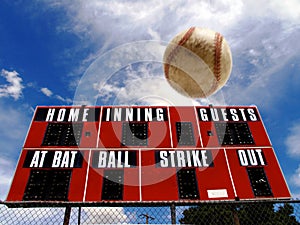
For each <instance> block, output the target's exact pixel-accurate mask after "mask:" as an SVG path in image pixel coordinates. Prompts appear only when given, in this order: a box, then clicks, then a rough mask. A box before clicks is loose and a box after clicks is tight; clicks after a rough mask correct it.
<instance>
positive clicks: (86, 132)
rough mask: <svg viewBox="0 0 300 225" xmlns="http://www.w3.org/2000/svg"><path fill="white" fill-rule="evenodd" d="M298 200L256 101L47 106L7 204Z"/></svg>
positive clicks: (40, 112) (42, 109)
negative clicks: (244, 103)
mask: <svg viewBox="0 0 300 225" xmlns="http://www.w3.org/2000/svg"><path fill="white" fill-rule="evenodd" d="M290 197H291V195H290V192H289V189H288V187H287V184H286V181H285V179H284V176H283V174H282V171H281V169H280V165H279V164H278V161H277V158H276V155H275V153H274V150H273V148H272V145H271V142H270V140H269V137H268V135H267V132H266V130H265V127H264V125H263V122H262V119H261V117H260V115H259V112H258V110H257V108H256V107H255V106H195V107H193V106H190V107H168V106H162V107H159V106H141V107H139V106H82V107H76V106H72V107H71V106H47V107H46V106H39V107H37V108H36V110H35V114H34V117H33V119H32V122H31V126H30V128H29V130H28V134H27V137H26V140H25V142H24V146H23V149H22V152H21V155H20V158H19V162H18V165H17V168H16V172H15V176H14V179H13V181H12V184H11V188H10V191H9V193H8V196H7V201H8V202H13V201H71V202H102V201H113V202H131V201H133V202H149V201H151V202H152V201H154V202H156V201H157V202H159V201H161V202H162V201H178V202H181V201H199V200H206V201H207V200H238V199H241V200H246V199H270V198H271V199H274V198H275V199H287V198H290Z"/></svg>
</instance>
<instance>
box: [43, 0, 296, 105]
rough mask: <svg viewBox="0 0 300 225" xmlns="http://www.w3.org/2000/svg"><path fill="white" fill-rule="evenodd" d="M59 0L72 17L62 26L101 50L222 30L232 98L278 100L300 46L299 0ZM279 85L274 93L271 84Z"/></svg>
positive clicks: (235, 100)
mask: <svg viewBox="0 0 300 225" xmlns="http://www.w3.org/2000/svg"><path fill="white" fill-rule="evenodd" d="M51 2H52V5H51ZM55 2H57V1H50V2H49V4H50V5H51V7H64V8H65V10H66V12H67V15H68V17H69V21H70V23H69V24H65V25H62V27H61V29H63V28H64V29H67V30H71V31H73V32H74V33H76V34H77V35H79V36H80V37H81V38H82V40H87V42H89V44H91V45H92V46H93V48H94V49H97V50H96V51H95V52H97V53H99V54H101V53H103V52H105V51H107V50H108V49H111V48H113V47H115V46H118V45H120V44H122V43H127V42H132V41H135V40H145V39H148V40H149V39H155V40H164V41H169V40H170V39H171V38H172V37H173V36H174V35H175V34H177V33H178V32H179V31H182V30H184V29H186V28H188V27H190V26H200V27H209V28H211V29H213V30H216V31H219V32H221V33H222V34H223V35H224V36H225V38H226V39H227V41H228V42H229V44H230V46H231V49H232V54H233V58H234V62H233V71H232V75H231V78H230V80H229V83H228V85H227V86H229V87H230V88H227V89H226V88H224V90H225V92H224V93H225V94H226V99H228V103H229V104H253V103H254V102H255V103H256V104H258V105H260V104H262V103H264V102H268V103H269V105H271V104H272V102H274V101H277V100H278V97H280V95H279V93H280V90H282V89H284V88H286V86H287V83H286V82H282V81H283V80H284V78H285V74H284V73H277V72H278V71H279V70H280V69H282V68H284V67H287V65H288V63H289V61H290V60H291V59H293V57H295V56H297V55H298V52H299V51H300V46H299V45H295V44H294V43H297V42H298V39H299V38H300V32H299V19H300V14H299V11H300V3H299V1H297V0H291V1H288V2H287V1H281V0H262V1H260V2H257V1H252V0H221V1H215V0H213V1H204V0H203V1H198V0H190V1H176V2H174V1H159V0H154V1H118V0H113V1H109V2H105V1H97V0H90V1H84V0H81V1H78V2H77V3H76V4H70V1H66V2H64V3H60V4H53V3H55ZM63 26H64V27H63ZM91 55H92V56H93V57H92V58H90V56H91ZM91 55H89V56H88V59H87V60H83V62H82V65H80V66H79V68H80V70H78V71H84V69H83V68H84V67H86V66H87V62H91V59H95V58H96V57H95V55H94V54H93V53H92V54H91ZM74 71H76V70H74ZM81 74H82V72H81V73H80V75H81ZM161 75H162V73H161ZM161 77H162V76H161ZM74 79H75V78H74ZM71 82H73V81H71ZM274 85H276V87H277V88H279V91H278V92H276V93H272V94H271V93H270V91H269V89H270V88H271V87H272V86H274ZM116 91H119V90H117V89H116ZM115 94H118V93H115ZM126 94H128V95H130V93H126Z"/></svg>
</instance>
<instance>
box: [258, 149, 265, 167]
mask: <svg viewBox="0 0 300 225" xmlns="http://www.w3.org/2000/svg"><path fill="white" fill-rule="evenodd" d="M256 152H257V154H258V157H259V160H260V165H262V166H264V165H266V164H265V161H264V157H263V156H262V153H261V149H256Z"/></svg>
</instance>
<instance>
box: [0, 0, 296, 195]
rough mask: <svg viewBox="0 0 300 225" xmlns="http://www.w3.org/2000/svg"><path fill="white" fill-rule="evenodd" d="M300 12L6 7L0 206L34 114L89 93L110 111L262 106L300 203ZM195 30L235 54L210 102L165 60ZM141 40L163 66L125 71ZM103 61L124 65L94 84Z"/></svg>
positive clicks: (240, 0)
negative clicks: (174, 85) (191, 91)
mask: <svg viewBox="0 0 300 225" xmlns="http://www.w3.org/2000/svg"><path fill="white" fill-rule="evenodd" d="M299 12H300V2H299V1H298V0H289V1H281V0H270V1H268V0H262V1H252V0H221V1H214V0H210V1H197V0H190V1H176V3H175V2H174V1H159V0H154V1H147V2H145V1H131V0H127V1H121V0H120V1H117V0H113V1H97V0H89V1H84V0H82V1H81V0H78V1H71V0H65V1H58V0H32V1H25V0H24V1H22V0H18V1H10V0H2V1H1V2H0V121H1V123H0V133H1V135H0V146H1V149H0V151H1V154H0V178H1V179H0V199H1V200H4V199H5V197H6V194H7V192H8V189H9V186H10V182H11V179H12V177H13V173H14V169H15V166H16V163H17V160H18V156H19V153H20V151H21V148H22V145H23V141H24V138H25V136H26V132H27V129H28V127H29V124H30V121H31V117H32V115H33V111H34V108H35V107H36V106H37V105H71V104H73V100H74V99H76V100H77V97H76V96H77V94H78V93H80V91H83V92H82V93H86V95H89V96H88V98H92V99H93V101H87V102H88V103H90V104H95V103H96V104H101V105H105V104H109V105H113V104H139V103H143V104H167V103H171V104H173V103H174V104H177V105H181V104H208V103H212V104H214V105H218V104H222V105H224V104H226V105H253V104H254V105H257V106H258V109H259V111H260V113H261V116H262V118H263V121H264V123H265V126H266V129H267V131H268V133H269V136H270V139H271V141H272V144H273V146H274V149H275V151H276V154H277V157H278V160H279V162H280V164H281V167H282V170H283V172H284V174H285V177H286V180H287V182H288V184H289V187H290V189H291V192H292V194H293V197H294V198H297V197H300V148H299V146H300V113H299V110H300V106H299V103H300V101H299V96H300V63H299V62H300V54H299V52H300V44H299V42H298V41H299V40H300V22H299V21H300V13H299ZM191 26H199V27H207V28H210V29H212V30H216V31H218V32H220V33H222V34H223V35H224V37H225V38H226V40H227V42H228V43H229V45H230V46H231V51H232V56H233V69H232V73H231V77H230V79H229V81H228V82H227V84H226V86H225V87H224V88H223V89H222V90H221V91H219V92H218V93H217V94H215V95H213V96H211V97H209V98H207V99H202V100H199V99H197V100H190V99H186V98H184V97H181V96H179V95H178V94H177V93H176V92H175V91H173V90H172V89H170V87H168V84H167V83H166V82H165V80H164V76H163V72H162V70H161V63H159V62H158V61H157V60H156V59H157V57H159V56H160V54H161V52H162V49H163V47H164V43H167V42H168V41H170V40H171V39H172V37H173V36H175V35H176V34H177V33H178V32H180V31H182V30H185V29H187V28H189V27H191ZM140 41H146V42H147V43H154V46H155V48H154V50H157V51H158V53H157V54H156V55H155V56H154V60H153V58H151V57H150V58H147V59H146V61H143V62H138V61H136V62H134V63H132V64H130V65H125V66H124V65H123V64H122V65H123V66H122V67H121V68H120V65H118V60H120V58H118V60H116V59H114V57H115V56H116V55H117V53H118V52H120V51H122V50H124V48H126V47H125V46H127V45H126V44H128V43H130V46H135V45H136V44H135V43H140ZM120 46H121V47H120ZM150 47H151V45H150ZM152 50H153V49H152ZM149 52H150V53H152V52H151V50H149ZM146 53H148V52H144V53H142V57H144V56H145V55H147V54H146ZM110 57H111V58H110ZM147 57H148V55H147ZM103 59H110V60H111V61H110V62H112V63H115V64H114V65H113V67H112V68H114V70H112V69H110V70H104V69H103V71H102V72H103V73H104V74H105V72H107V74H106V75H105V76H102V75H97V76H100V77H96V78H97V79H98V78H99V79H98V80H89V79H88V78H89V77H90V73H91V71H92V68H93V66H101V65H103V63H104V62H107V61H108V60H107V61H103ZM114 60H115V61H114ZM129 62H132V61H129ZM125 63H126V61H125ZM125 78H126V79H125ZM79 81H80V82H81V83H79ZM78 87H79V88H78ZM88 90H90V91H88ZM91 90H92V91H91ZM85 91H86V92H85ZM94 97H96V98H94ZM83 100H87V99H83Z"/></svg>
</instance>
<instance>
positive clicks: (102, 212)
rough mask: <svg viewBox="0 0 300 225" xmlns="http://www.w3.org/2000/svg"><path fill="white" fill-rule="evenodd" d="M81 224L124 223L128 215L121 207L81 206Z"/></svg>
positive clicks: (126, 221)
mask: <svg viewBox="0 0 300 225" xmlns="http://www.w3.org/2000/svg"><path fill="white" fill-rule="evenodd" d="M81 215H82V219H81V220H82V224H91V223H93V224H95V223H96V224H115V223H118V224H126V223H128V219H129V218H128V217H127V215H126V214H125V212H124V208H122V207H86V208H82V213H81Z"/></svg>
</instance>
